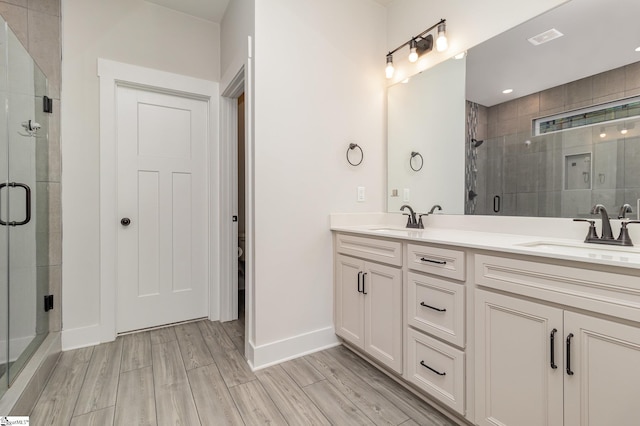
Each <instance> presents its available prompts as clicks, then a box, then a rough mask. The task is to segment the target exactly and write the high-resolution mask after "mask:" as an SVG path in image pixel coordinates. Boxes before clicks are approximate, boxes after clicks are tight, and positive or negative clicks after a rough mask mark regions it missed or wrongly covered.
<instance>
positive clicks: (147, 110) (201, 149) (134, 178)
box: [116, 86, 208, 333]
mask: <svg viewBox="0 0 640 426" xmlns="http://www.w3.org/2000/svg"><path fill="white" fill-rule="evenodd" d="M116 107H117V108H116V109H117V116H116V119H117V121H116V123H117V124H116V127H117V128H116V132H117V150H118V154H117V162H118V166H117V170H118V177H117V179H118V184H117V191H118V198H117V200H118V206H117V210H118V213H119V215H120V218H122V221H121V224H119V225H118V226H119V228H118V236H117V237H118V243H117V262H118V263H117V268H118V274H117V277H118V278H117V279H118V282H117V299H116V301H117V308H116V331H117V332H118V333H122V332H125V331H130V330H137V329H141V328H148V327H154V326H158V325H163V324H170V323H174V322H178V321H185V320H189V319H194V318H201V317H205V316H207V314H208V285H207V282H208V270H207V259H208V244H207V237H208V223H207V217H208V198H207V181H206V179H207V173H206V165H207V160H206V158H207V140H208V119H207V117H208V105H207V103H206V102H205V101H202V100H197V99H192V98H188V97H181V96H178V95H175V94H167V93H159V92H155V91H147V90H144V89H140V88H131V87H122V86H118V88H117V94H116ZM127 219H128V220H129V223H128V224H127Z"/></svg>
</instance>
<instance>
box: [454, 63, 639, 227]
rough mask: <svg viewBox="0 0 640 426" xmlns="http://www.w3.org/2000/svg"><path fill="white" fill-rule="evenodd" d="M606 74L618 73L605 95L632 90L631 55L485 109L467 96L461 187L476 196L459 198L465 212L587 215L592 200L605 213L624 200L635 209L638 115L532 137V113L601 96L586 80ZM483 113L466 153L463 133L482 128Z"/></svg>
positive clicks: (634, 67)
mask: <svg viewBox="0 0 640 426" xmlns="http://www.w3.org/2000/svg"><path fill="white" fill-rule="evenodd" d="M621 70H623V71H624V73H621ZM607 74H611V75H612V76H613V75H615V76H620V75H624V76H626V77H625V78H623V79H620V78H618V79H614V78H611V79H609V80H608V81H610V84H609V85H608V90H609V92H608V93H606V94H604V96H605V97H606V98H607V99H608V100H611V99H623V98H627V97H631V96H637V95H638V93H640V87H636V86H640V62H638V63H634V64H630V65H627V66H625V67H622V68H619V69H615V70H612V71H608V72H606V73H602V74H598V75H595V76H592V77H587V78H585V79H582V80H580V81H579V82H572V83H568V84H566V85H563V86H558V87H554V88H551V89H548V90H545V91H543V92H539V93H534V94H532V95H528V96H525V97H522V98H518V99H514V100H512V101H509V102H505V103H502V104H498V105H494V106H492V107H488V108H487V107H484V106H482V105H477V104H473V103H471V102H468V103H467V147H468V148H467V158H466V161H467V188H468V189H469V190H473V192H474V194H476V195H475V199H474V200H473V201H471V200H469V199H467V203H466V205H465V210H466V212H467V214H479V215H508V216H539V217H589V216H591V215H590V214H589V211H590V209H591V207H592V206H593V205H594V204H596V203H601V204H604V205H605V206H606V207H607V210H608V211H609V212H610V213H611V214H612V216H613V215H615V213H616V212H617V211H618V209H619V208H620V206H621V205H622V204H624V203H629V204H631V205H632V206H634V210H635V206H636V205H637V201H638V199H639V195H640V119H638V118H629V119H626V120H624V119H623V120H618V121H613V122H610V123H605V124H603V125H595V126H589V127H580V128H575V129H570V130H565V131H560V132H556V133H547V134H544V135H541V136H535V137H534V136H532V121H533V119H535V118H539V117H544V116H549V115H552V114H558V113H561V112H564V111H571V110H575V109H579V108H584V107H586V106H589V105H597V104H599V103H601V102H602V100H603V99H605V98H603V93H601V90H599V91H598V92H597V93H596V92H595V91H594V89H593V87H594V86H595V85H596V83H594V82H597V81H603V79H604V80H606V79H607ZM577 83H579V84H577ZM594 93H595V94H597V97H594V96H595V95H594ZM483 115H485V116H486V137H484V142H483V144H482V146H481V147H479V148H477V149H476V150H475V152H474V150H472V149H469V140H470V139H471V138H472V137H475V138H476V139H479V137H478V136H477V135H478V134H481V133H482V132H483V131H484V128H483V126H485V124H484V123H483V121H484V118H483ZM473 135H476V136H473Z"/></svg>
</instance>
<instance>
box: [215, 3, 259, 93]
mask: <svg viewBox="0 0 640 426" xmlns="http://www.w3.org/2000/svg"><path fill="white" fill-rule="evenodd" d="M254 3H255V0H232V1H230V2H229V6H228V7H227V10H226V12H225V14H224V19H223V20H222V22H221V24H220V76H221V80H220V83H221V89H222V90H224V88H225V87H226V85H227V84H228V83H229V81H230V80H231V79H232V78H233V77H235V75H236V73H237V72H238V69H240V67H242V66H243V65H245V64H246V61H247V51H248V49H247V46H248V43H247V37H248V36H253V34H254V27H255V24H254V21H255V8H254Z"/></svg>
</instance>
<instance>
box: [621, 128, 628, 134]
mask: <svg viewBox="0 0 640 426" xmlns="http://www.w3.org/2000/svg"><path fill="white" fill-rule="evenodd" d="M627 132H628V130H627V129H622V130H620V133H622V134H623V135H626V134H627Z"/></svg>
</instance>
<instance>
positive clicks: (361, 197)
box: [358, 186, 364, 203]
mask: <svg viewBox="0 0 640 426" xmlns="http://www.w3.org/2000/svg"><path fill="white" fill-rule="evenodd" d="M363 201H364V186H359V187H358V202H359V203H361V202H363Z"/></svg>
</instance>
